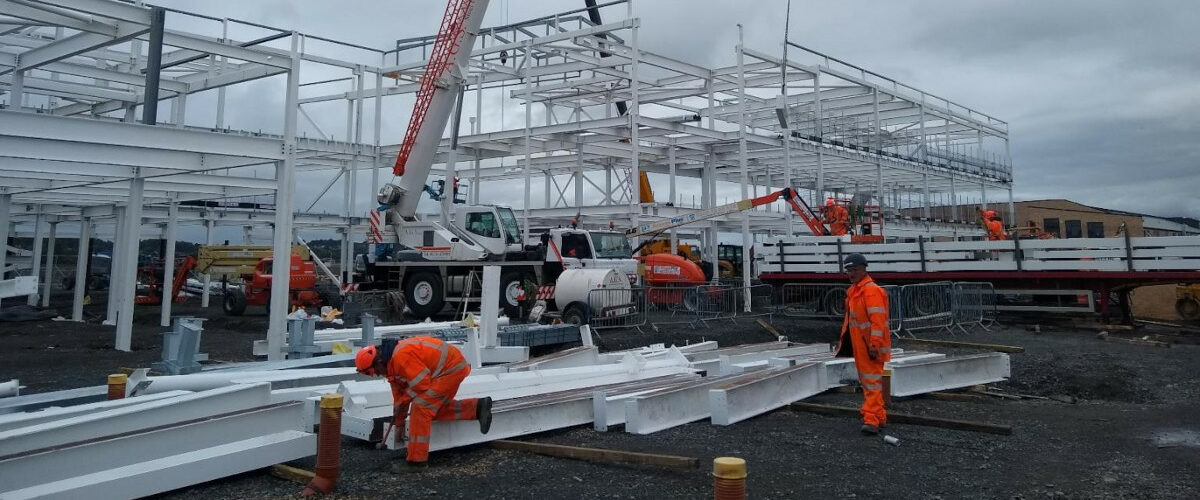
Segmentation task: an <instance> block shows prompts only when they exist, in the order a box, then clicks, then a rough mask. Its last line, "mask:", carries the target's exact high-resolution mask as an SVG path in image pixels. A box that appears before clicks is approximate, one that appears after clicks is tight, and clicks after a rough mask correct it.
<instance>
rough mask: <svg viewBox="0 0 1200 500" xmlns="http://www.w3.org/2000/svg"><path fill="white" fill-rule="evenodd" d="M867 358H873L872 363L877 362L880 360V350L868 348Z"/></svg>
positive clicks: (872, 347) (873, 347)
mask: <svg viewBox="0 0 1200 500" xmlns="http://www.w3.org/2000/svg"><path fill="white" fill-rule="evenodd" d="M867 357H868V358H871V361H875V360H876V359H878V358H879V348H878V347H875V346H873V345H872V346H867Z"/></svg>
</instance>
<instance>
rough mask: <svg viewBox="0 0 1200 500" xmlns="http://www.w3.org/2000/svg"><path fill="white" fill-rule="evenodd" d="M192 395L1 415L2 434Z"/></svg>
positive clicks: (162, 395)
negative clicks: (51, 422)
mask: <svg viewBox="0 0 1200 500" xmlns="http://www.w3.org/2000/svg"><path fill="white" fill-rule="evenodd" d="M185 394H191V392H189V391H169V392H163V393H159V394H150V395H146V396H140V397H136V398H121V399H113V400H110V401H100V402H98V403H85V404H76V405H70V406H54V407H49V408H44V409H41V410H38V411H26V412H20V413H7V414H3V415H0V432H3V431H8V430H12V429H16V428H19V427H28V426H31V425H35V424H40V423H45V422H50V421H54V420H62V419H66V418H71V417H74V416H79V415H84V414H91V413H93V412H101V411H105V410H111V409H115V408H121V407H124V406H130V405H139V404H142V403H148V402H151V401H155V400H159V399H168V398H173V397H176V396H183V395H185Z"/></svg>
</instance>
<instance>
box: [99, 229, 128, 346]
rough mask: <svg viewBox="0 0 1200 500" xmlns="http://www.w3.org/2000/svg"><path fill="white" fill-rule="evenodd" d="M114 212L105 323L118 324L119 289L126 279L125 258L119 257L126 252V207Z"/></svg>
mask: <svg viewBox="0 0 1200 500" xmlns="http://www.w3.org/2000/svg"><path fill="white" fill-rule="evenodd" d="M114 212H115V219H114V225H113V239H112V256H111V257H110V258H109V273H108V275H109V279H108V308H107V311H106V316H105V318H104V324H105V325H116V324H117V309H118V308H119V307H120V306H121V294H120V292H119V291H118V290H119V289H120V287H121V280H123V279H125V273H124V272H122V269H124V267H125V259H122V258H119V257H118V256H120V255H124V254H125V227H126V224H125V207H118V208H117V209H116V210H115V211H114Z"/></svg>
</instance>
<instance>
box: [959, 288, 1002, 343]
mask: <svg viewBox="0 0 1200 500" xmlns="http://www.w3.org/2000/svg"><path fill="white" fill-rule="evenodd" d="M995 305H996V291H995V289H994V288H992V284H991V283H961V282H956V283H954V288H953V290H952V292H951V307H952V309H953V310H954V326H955V328H958V329H959V330H962V331H963V332H964V333H966V332H967V331H968V329H970V328H976V327H978V328H984V329H986V328H987V324H986V323H988V322H989V321H992V320H994V319H995V315H994V314H989V313H988V312H987V310H988V308H989V307H990V308H994V307H995Z"/></svg>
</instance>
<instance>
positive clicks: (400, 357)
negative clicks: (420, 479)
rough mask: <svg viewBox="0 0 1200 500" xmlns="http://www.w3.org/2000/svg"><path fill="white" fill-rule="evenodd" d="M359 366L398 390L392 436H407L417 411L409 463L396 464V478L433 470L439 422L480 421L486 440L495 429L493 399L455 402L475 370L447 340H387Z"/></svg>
mask: <svg viewBox="0 0 1200 500" xmlns="http://www.w3.org/2000/svg"><path fill="white" fill-rule="evenodd" d="M354 366H355V367H356V368H357V369H358V372H359V373H362V374H364V375H370V376H381V377H387V380H388V382H389V383H391V384H392V404H393V410H392V426H393V427H392V429H393V431H392V432H402V430H403V429H404V421H405V420H406V419H408V415H409V408H410V406H411V409H412V418H411V419H408V456H407V460H406V461H405V462H403V463H395V464H392V466H391V470H392V472H412V471H417V470H421V469H423V468H425V467H426V466H427V465H428V460H429V436H430V431H431V427H432V425H433V421H434V420H478V421H479V431H480V432H482V433H484V434H487V432H488V430H489V429H490V428H491V426H492V398H471V399H462V400H455V399H454V395H455V394H457V393H458V386H459V384H462V381H463V379H465V378H467V375H468V374H469V373H471V365H470V364H469V363H467V360H466V359H465V358H463V355H462V352H460V351H459V350H458V348H457V347H454V346H452V345H450V344H447V343H445V342H443V341H442V340H439V339H435V338H432V337H411V338H407V339H404V340H396V339H384V340H383V342H382V343H381V344H380V345H379V347H376V346H373V345H372V346H367V347H364V348H362V349H360V350H359V351H358V354H356V355H355V357H354Z"/></svg>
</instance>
